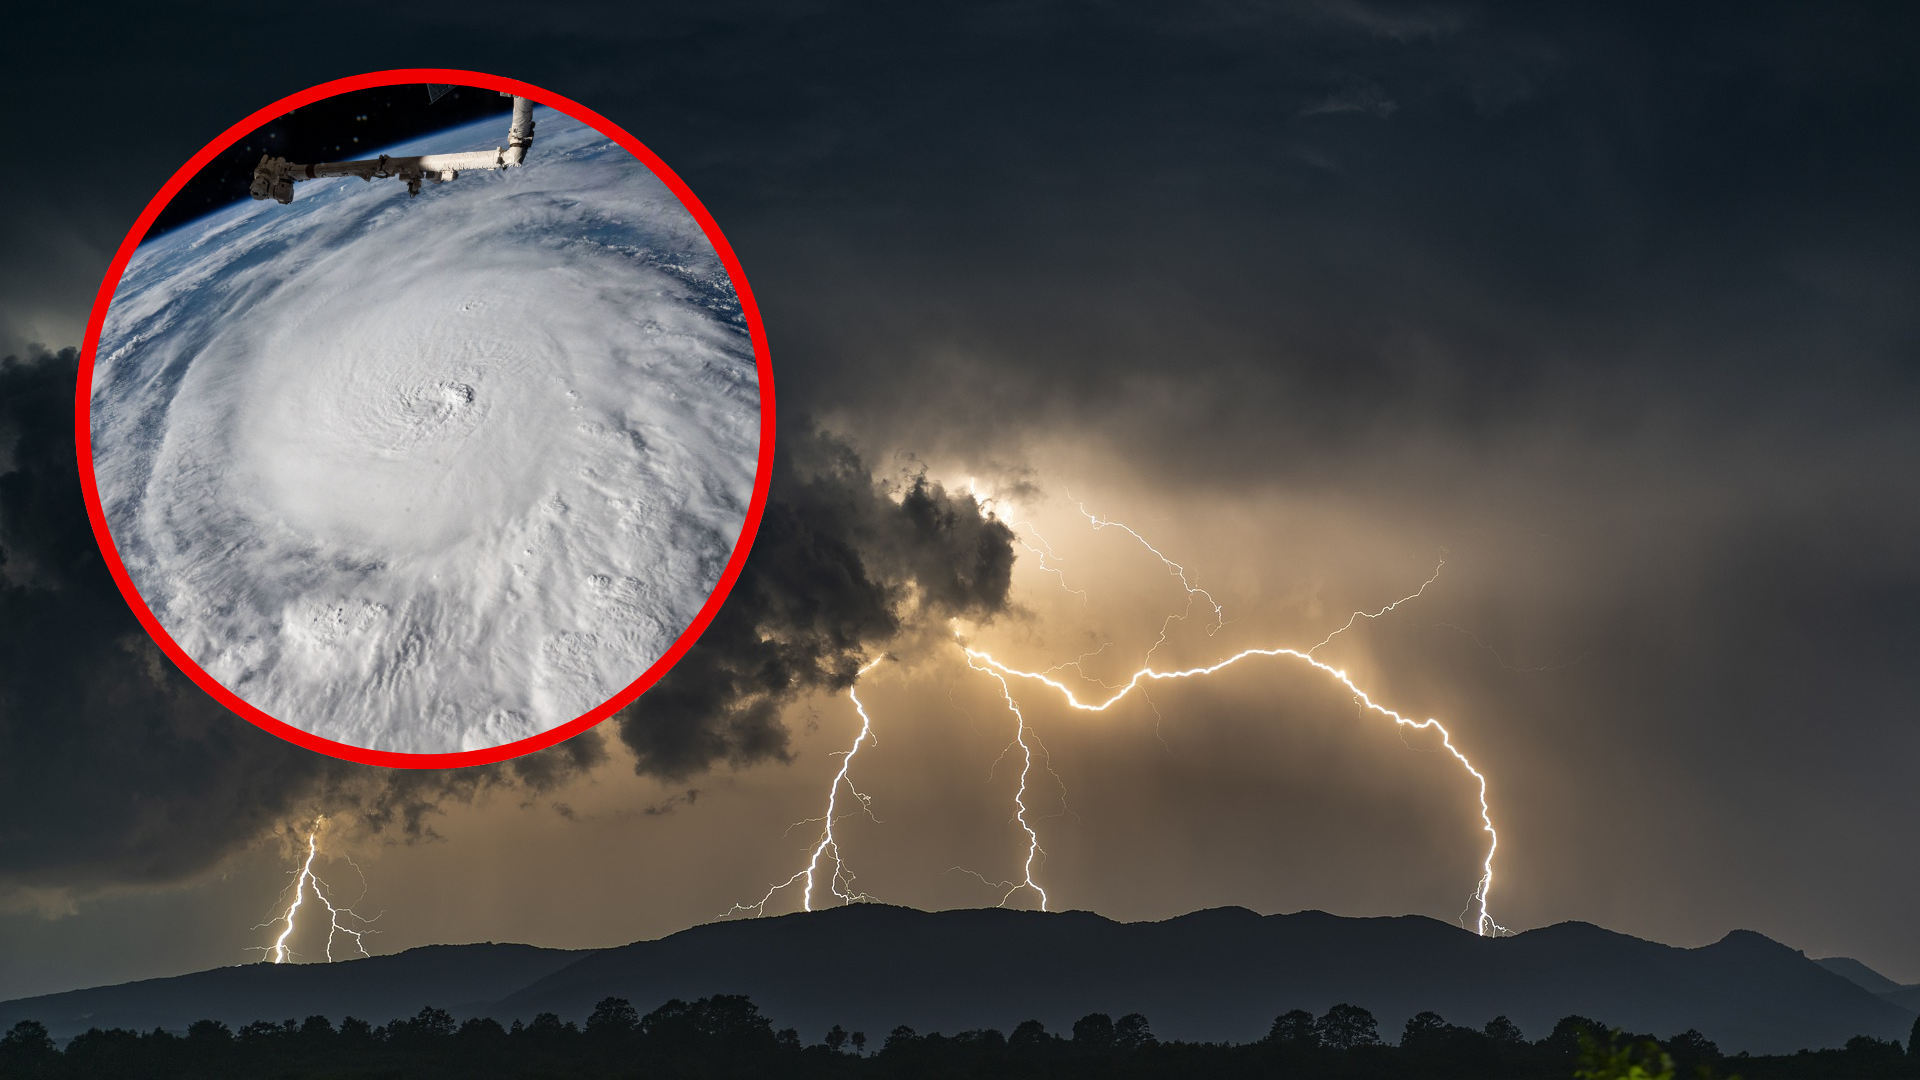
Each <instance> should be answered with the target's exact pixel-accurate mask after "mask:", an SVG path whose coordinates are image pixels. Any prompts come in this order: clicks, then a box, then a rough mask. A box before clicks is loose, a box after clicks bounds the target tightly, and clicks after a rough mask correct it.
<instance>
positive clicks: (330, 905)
mask: <svg viewBox="0 0 1920 1080" xmlns="http://www.w3.org/2000/svg"><path fill="white" fill-rule="evenodd" d="M325 823H326V819H325V818H318V819H315V821H314V823H313V827H312V828H311V829H309V830H308V831H307V858H306V861H305V862H302V863H301V864H300V869H299V870H297V871H294V879H293V884H292V885H289V886H287V889H286V890H282V892H281V894H280V895H281V896H283V897H284V896H285V895H286V893H287V891H291V892H292V893H293V899H292V900H291V901H290V902H288V904H287V910H286V911H284V912H282V913H281V914H280V915H279V916H277V917H275V918H273V919H270V920H268V921H267V922H263V923H260V924H258V925H256V926H255V927H254V929H255V930H264V929H267V928H268V927H271V926H274V925H276V924H279V923H285V924H286V927H285V928H284V929H282V930H281V931H280V936H279V937H277V938H275V939H274V942H273V944H271V945H256V946H253V948H254V949H255V950H257V951H259V952H261V953H263V954H265V955H267V956H271V957H272V958H273V962H274V963H276V964H284V963H286V962H287V961H288V960H290V959H292V957H293V950H292V949H291V948H289V947H288V945H287V941H288V940H289V939H290V938H292V937H293V932H294V928H295V926H296V924H297V922H298V919H299V915H300V907H301V904H302V903H303V902H304V901H305V900H306V897H307V892H308V891H309V890H311V891H312V892H313V898H314V899H315V900H318V901H319V902H320V906H322V907H324V908H326V909H327V920H328V921H327V946H326V950H327V962H328V963H332V962H333V939H334V938H336V937H339V936H341V935H345V936H347V937H350V938H352V939H353V947H354V948H355V949H358V950H359V951H360V955H361V956H371V955H373V954H372V953H369V952H367V946H366V942H365V941H364V940H363V939H364V936H365V935H367V934H370V933H372V932H373V931H371V930H364V929H362V930H356V929H354V928H353V926H351V925H350V924H348V923H346V922H343V921H342V920H343V919H351V920H353V921H354V922H358V923H359V924H360V925H361V926H363V927H364V926H369V925H371V924H372V923H373V922H374V920H375V919H378V918H379V917H380V916H378V915H375V916H374V917H373V918H372V919H369V918H366V917H364V916H362V915H360V914H359V913H358V912H356V911H354V910H353V908H351V907H349V906H348V905H346V904H336V903H334V901H333V898H332V897H331V896H329V895H327V892H328V887H327V883H326V882H325V881H324V880H322V879H321V877H320V875H319V874H317V873H315V872H314V869H313V862H314V860H315V859H316V858H318V857H319V855H320V827H321V826H322V825H323V824H325ZM347 863H348V865H350V866H352V867H353V869H354V872H355V873H360V866H359V864H358V863H355V862H354V861H353V860H352V859H350V858H349V859H348V860H347ZM360 881H361V885H362V886H363V889H362V891H363V893H364V891H365V890H364V886H365V884H366V875H365V874H364V873H360Z"/></svg>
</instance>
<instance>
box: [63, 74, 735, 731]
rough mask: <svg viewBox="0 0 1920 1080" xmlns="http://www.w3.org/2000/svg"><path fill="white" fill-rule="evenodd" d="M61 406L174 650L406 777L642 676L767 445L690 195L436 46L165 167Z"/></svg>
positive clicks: (128, 580)
mask: <svg viewBox="0 0 1920 1080" xmlns="http://www.w3.org/2000/svg"><path fill="white" fill-rule="evenodd" d="M396 103H398V104H396ZM443 103H446V104H447V109H448V111H445V112H441V113H438V114H437V115H438V116H439V117H444V118H445V119H442V120H440V122H439V125H438V126H437V127H436V125H435V119H436V113H435V109H436V108H439V107H441V105H442V104H443ZM300 110H305V111H306V116H305V117H303V118H301V119H302V120H303V121H304V124H303V126H298V127H296V126H295V125H292V124H291V123H290V120H291V119H292V118H293V117H297V116H299V112H300ZM475 116H478V119H473V117H475ZM463 121H464V122H463ZM395 125H400V126H398V127H396V126H395ZM407 125H411V129H410V130H411V134H412V135H413V136H414V137H398V136H399V135H400V134H404V133H406V132H407V131H408V130H409V129H408V127H407ZM388 135H393V136H395V138H394V141H393V142H392V143H391V144H387V143H383V142H381V141H380V140H381V139H382V138H385V137H387V136H388ZM236 162H239V163H241V164H240V165H239V166H238V167H236ZM222 169H224V170H225V173H224V174H223V173H222V172H221V170H222ZM222 184H225V185H226V189H225V190H226V191H227V192H230V194H223V192H222V188H221V185H222ZM241 184H244V185H245V186H244V187H240V186H239V185H241ZM236 188H237V189H238V190H235V189H236ZM183 189H185V190H186V191H187V192H188V194H187V195H182V194H181V193H182V192H183ZM248 194H251V196H252V197H251V198H247V195H248ZM236 195H237V197H238V200H239V201H233V198H234V196H236ZM176 199H178V200H179V202H178V204H175V201H176ZM170 204H173V205H170ZM202 204H210V205H207V206H205V207H204V208H203V205H202ZM216 207H217V208H216ZM203 209H205V210H207V211H210V212H200V211H202V210H203ZM194 212H200V216H198V217H193V216H192V214H193V213H194ZM189 219H190V220H189ZM156 220H158V221H160V222H161V227H160V228H154V227H153V226H154V223H155V221H156ZM169 225H170V226H171V227H167V226H169ZM150 231H151V232H152V233H153V235H148V233H149V232H150ZM76 414H77V420H78V430H77V441H78V443H79V456H80V471H81V475H82V482H83V486H84V488H85V491H86V496H87V502H88V509H89V511H90V512H91V514H92V515H93V522H94V528H95V531H96V533H98V535H99V538H100V543H101V548H102V551H103V552H104V554H105V556H106V559H107V562H108V564H109V566H110V567H111V568H112V569H113V572H114V574H115V576H116V578H117V579H118V580H119V582H120V586H121V589H122V591H123V592H125V593H126V595H127V599H128V601H129V603H131V604H132V606H133V608H134V611H135V612H136V614H138V615H139V616H140V618H141V620H142V621H143V622H144V623H145V624H146V626H147V629H148V630H149V632H151V633H152V634H153V636H154V639H155V640H156V642H158V643H159V645H160V646H161V647H162V648H163V649H164V650H165V651H166V652H167V654H168V655H169V656H170V657H172V658H173V660H174V661H175V662H176V663H178V664H179V665H180V666H181V668H182V669H183V670H185V671H186V672H187V674H188V675H190V676H192V677H193V678H194V679H195V681H197V682H198V683H199V684H200V685H201V686H202V687H204V688H205V689H207V690H208V691H209V692H210V693H212V694H214V695H215V696H216V697H218V698H219V699H220V700H221V701H222V702H224V703H225V704H227V705H228V706H229V707H231V708H233V709H234V710H235V711H236V712H239V713H240V714H241V715H242V716H245V717H246V718H248V719H250V720H252V721H253V722H255V723H257V724H259V725H261V726H262V727H265V728H267V729H268V730H271V731H273V732H275V733H276V734H280V735H282V736H284V737H286V738H288V739H290V740H292V741H295V742H297V743H300V744H302V745H305V746H308V747H311V748H313V749H316V750H320V751H322V752H325V753H329V754H333V755H335V756H338V757H342V758H348V759H351V760H355V761H362V762H367V763H370V764H380V765H400V766H414V767H427V766H447V765H467V764H480V763H483V762H489V761H498V760H502V759H505V758H509V757H513V756H515V755H518V754H522V753H526V752H528V751H531V750H535V749H539V748H540V747H543V746H546V745H550V744H551V743H554V742H557V741H559V740H560V739H562V738H565V737H566V736H568V735H571V734H574V733H576V732H578V731H580V730H583V729H585V728H586V727H588V726H590V725H592V724H594V723H596V722H598V721H599V720H601V719H604V718H605V717H607V716H608V715H611V714H612V713H613V712H614V711H615V710H616V709H618V708H620V707H622V706H624V705H625V704H627V703H628V702H630V701H632V700H633V699H634V698H635V697H637V696H638V695H639V694H640V693H641V692H643V691H644V690H645V689H646V688H647V687H648V686H650V685H651V684H652V683H653V682H654V681H655V680H656V679H658V678H659V677H660V675H661V674H662V673H664V672H665V670H666V669H667V668H668V667H669V666H671V664H672V663H673V662H674V661H675V660H677V659H678V658H679V657H680V655H681V654H682V653H684V652H685V651H686V649H687V647H688V646H689V645H690V644H691V643H692V642H693V640H694V638H696V637H697V636H698V635H699V633H700V631H701V630H703V629H704V628H705V626H706V624H707V623H708V621H710V620H711V618H712V616H713V613H714V611H715V610H716V609H717V608H718V606H719V604H720V603H721V602H722V600H723V599H724V597H725V594H726V591H727V589H728V588H729V587H730V586H731V585H732V582H733V580H734V578H735V577H736V576H737V575H738V573H739V568H740V564H741V562H742V561H743V560H744V558H745V557H746V552H747V549H748V548H749V546H750V545H751V543H752V539H753V533H754V530H755V529H756V527H757V526H758V523H759V518H760V510H761V507H762V505H763V504H764V501H765V497H766V485H767V478H768V475H769V468H770V465H771V460H772V449H773V446H772V443H773V438H772V436H773V394H772V383H771V379H770V377H769V371H768V367H767V351H766V339H765V333H764V331H763V330H762V328H761V325H760V321H759V315H758V312H757V310H756V309H755V307H754V304H753V298H752V294H751V293H750V292H749V290H748V288H747V283H746V280H745V278H744V276H743V275H742V273H741V271H740V267H739V264H738V261H737V260H736V259H735V258H734V255H733V252H732V250H731V249H730V248H729V247H728V246H727V243H726V240H725V238H724V237H722V236H721V234H720V231H719V229H718V227H717V226H715V224H714V223H713V221H712V219H711V218H710V217H709V216H708V214H707V213H706V211H705V210H704V209H703V208H702V207H701V205H700V203H699V201H698V200H697V199H695V198H694V197H693V195H692V193H691V192H690V191H688V190H687V188H686V186H685V185H684V184H683V183H681V181H680V180H679V178H678V177H676V176H675V175H674V174H673V173H672V171H671V170H669V169H668V168H667V167H666V166H665V165H664V164H663V163H661V162H660V160H659V159H658V158H656V157H655V156H654V155H653V154H652V153H651V152H650V151H648V150H647V149H646V148H645V147H644V146H642V145H641V144H640V143H639V142H638V141H637V140H635V139H634V138H633V137H632V136H630V135H628V134H626V133H625V132H623V131H621V130H620V129H619V128H617V127H615V126H613V125H612V124H610V123H608V122H607V121H606V120H605V119H603V118H601V117H599V116H597V115H596V114H594V113H592V112H590V111H588V110H586V109H584V108H581V107H580V106H578V105H575V104H574V103H572V102H569V101H567V100H565V99H563V98H560V97H557V96H555V95H552V94H549V93H546V92H544V91H541V90H539V89H538V88H535V87H531V86H527V85H526V84H523V83H518V82H514V81H511V80H506V79H499V78H494V77H492V76H486V75H480V74H476V73H473V72H462V71H445V70H409V71H392V72H381V73H377V74H372V75H366V76H360V77H358V78H354V79H345V80H341V81H339V82H335V83H328V84H325V85H323V86H318V87H315V88H313V89H312V90H309V91H306V92H305V93H302V94H298V95H295V96H294V97H291V98H288V99H286V100H285V101H282V102H279V103H277V104H276V105H273V106H270V107H269V108H267V109H263V110H261V112H259V113H257V114H255V115H254V116H252V117H250V118H248V119H247V120H246V121H243V122H242V123H240V124H238V125H236V126H235V127H234V128H233V129H232V130H230V131H228V132H227V133H226V134H224V135H223V136H221V138H220V139H219V140H216V141H215V142H214V143H213V144H212V145H210V146H209V147H207V148H206V149H205V150H203V151H202V152H201V153H200V154H199V155H196V156H195V158H194V159H193V160H192V161H190V162H188V163H187V165H186V166H185V167H183V168H182V169H181V170H180V172H179V173H177V174H176V175H175V176H174V178H173V179H172V180H171V181H170V182H169V183H168V184H167V186H166V187H165V188H164V189H163V190H162V191H161V192H160V194H159V195H158V196H156V197H155V199H154V200H153V202H152V203H151V204H150V205H149V206H148V208H147V210H146V212H145V213H144V214H143V215H142V216H141V218H140V220H139V222H138V223H137V224H136V225H135V226H134V228H133V230H132V231H131V232H130V233H129V234H128V236H127V239H126V241H125V243H123V244H122V245H121V248H120V251H119V254H118V256H117V257H116V259H115V261H114V264H113V267H112V269H111V270H110V271H109V273H108V275H107V280H106V282H105V283H104V284H103V285H102V287H101V291H100V296H99V299H98V301H97V302H96V304H95V307H94V313H93V320H92V323H91V324H90V326H89V329H88V334H87V339H86V347H85V352H84V355H83V358H82V368H81V380H80V387H79V391H78V394H77V400H76Z"/></svg>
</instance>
